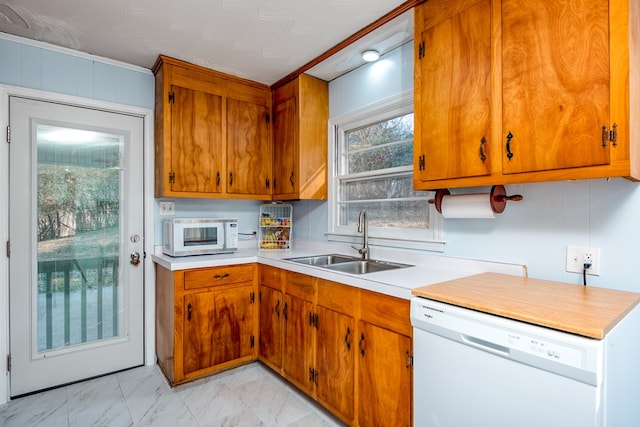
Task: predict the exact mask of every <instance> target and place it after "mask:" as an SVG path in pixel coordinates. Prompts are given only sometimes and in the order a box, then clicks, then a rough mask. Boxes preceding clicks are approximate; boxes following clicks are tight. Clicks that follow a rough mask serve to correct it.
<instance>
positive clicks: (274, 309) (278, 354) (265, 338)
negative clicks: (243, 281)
mask: <svg viewBox="0 0 640 427" xmlns="http://www.w3.org/2000/svg"><path fill="white" fill-rule="evenodd" d="M283 309H284V301H283V300H282V292H280V291H278V290H275V289H271V288H270V287H268V286H262V285H261V286H260V357H261V358H263V359H264V360H266V362H267V363H269V364H271V365H272V366H273V367H275V368H281V367H282V319H283V317H282V310H283Z"/></svg>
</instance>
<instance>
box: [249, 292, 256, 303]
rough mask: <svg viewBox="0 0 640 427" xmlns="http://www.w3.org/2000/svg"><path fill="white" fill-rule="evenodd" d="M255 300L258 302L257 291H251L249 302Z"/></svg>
mask: <svg viewBox="0 0 640 427" xmlns="http://www.w3.org/2000/svg"><path fill="white" fill-rule="evenodd" d="M254 302H256V293H255V292H251V293H250V294H249V304H253V303H254Z"/></svg>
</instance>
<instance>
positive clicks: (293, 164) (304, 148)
mask: <svg viewBox="0 0 640 427" xmlns="http://www.w3.org/2000/svg"><path fill="white" fill-rule="evenodd" d="M273 112H274V121H275V123H274V126H273V134H274V139H273V141H274V168H273V169H274V189H273V199H275V200H295V199H316V200H326V199H327V145H328V140H327V138H328V136H327V126H328V123H327V121H328V118H329V89H328V84H327V82H325V81H323V80H319V79H317V78H315V77H311V76H308V75H306V74H301V75H300V76H298V77H297V78H296V79H295V80H293V81H291V82H289V83H287V84H285V85H284V86H282V87H279V88H277V89H275V90H274V91H273Z"/></svg>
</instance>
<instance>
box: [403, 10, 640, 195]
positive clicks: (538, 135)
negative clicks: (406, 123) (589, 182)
mask: <svg viewBox="0 0 640 427" xmlns="http://www.w3.org/2000/svg"><path fill="white" fill-rule="evenodd" d="M633 5H634V2H632V1H629V0H610V1H607V0H594V1H590V2H584V1H579V0H535V1H528V2H520V1H517V0H458V1H455V2H449V1H445V0H429V1H427V2H425V3H422V4H421V5H419V6H417V7H416V9H415V19H416V21H415V43H416V53H415V55H416V56H415V58H416V61H415V91H416V98H415V102H416V104H415V147H416V149H415V154H414V162H415V163H414V187H415V188H416V189H420V190H428V189H438V188H447V187H470V186H485V185H493V184H510V183H524V182H539V181H557V180H566V179H589V178H608V177H626V178H629V179H632V180H636V181H637V180H640V155H638V153H639V150H640V122H638V121H634V122H633V123H632V121H631V120H630V118H631V117H637V116H639V115H640V102H638V101H637V100H638V99H640V73H639V72H638V66H639V64H640V55H639V54H638V51H639V47H638V43H639V40H638V37H637V34H640V8H638V7H632V6H633ZM423 42H424V47H423V48H422V47H421V46H422V43H423ZM487 58H490V61H489V62H488V63H487V61H486V60H487ZM487 90H488V91H489V92H487ZM487 94H489V96H488V97H487ZM487 117H489V120H488V122H487ZM483 137H484V138H486V141H485V142H484V143H483V142H482V138H483ZM422 156H424V157H422ZM479 157H480V158H485V160H484V161H478V159H479Z"/></svg>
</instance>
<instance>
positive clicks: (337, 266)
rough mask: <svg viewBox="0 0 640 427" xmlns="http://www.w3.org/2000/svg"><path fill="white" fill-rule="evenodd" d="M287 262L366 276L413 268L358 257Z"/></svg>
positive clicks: (310, 257) (311, 257) (301, 258)
mask: <svg viewBox="0 0 640 427" xmlns="http://www.w3.org/2000/svg"><path fill="white" fill-rule="evenodd" d="M286 260H287V261H293V262H297V263H300V264H306V265H315V266H317V267H322V268H326V269H329V270H334V271H341V272H343V273H351V274H367V273H375V272H377V271H385V270H395V269H397V268H406V267H413V266H412V265H409V264H400V263H397V262H387V261H378V260H366V261H365V260H362V259H361V258H359V257H354V256H349V255H338V254H328V255H314V256H306V257H297V258H286Z"/></svg>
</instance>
